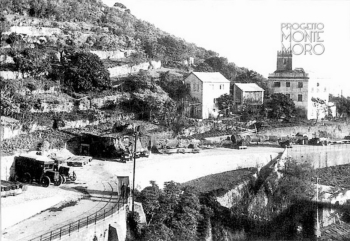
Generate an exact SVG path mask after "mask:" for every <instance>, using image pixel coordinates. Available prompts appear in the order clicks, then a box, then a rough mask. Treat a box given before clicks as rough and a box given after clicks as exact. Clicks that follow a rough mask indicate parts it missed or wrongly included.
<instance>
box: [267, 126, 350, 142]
mask: <svg viewBox="0 0 350 241" xmlns="http://www.w3.org/2000/svg"><path fill="white" fill-rule="evenodd" d="M297 133H302V134H307V135H308V137H309V138H311V137H312V136H313V135H314V134H315V133H316V136H317V137H318V136H320V137H328V138H340V139H342V138H344V137H345V136H347V135H350V125H349V124H348V123H339V124H336V125H324V126H323V125H315V126H293V127H283V128H274V129H271V130H266V131H262V132H260V134H263V135H269V136H291V135H295V134H297Z"/></svg>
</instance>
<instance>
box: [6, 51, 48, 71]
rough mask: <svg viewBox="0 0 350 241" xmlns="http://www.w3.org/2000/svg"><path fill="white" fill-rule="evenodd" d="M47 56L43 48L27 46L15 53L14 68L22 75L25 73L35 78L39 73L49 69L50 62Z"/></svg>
mask: <svg viewBox="0 0 350 241" xmlns="http://www.w3.org/2000/svg"><path fill="white" fill-rule="evenodd" d="M47 57H48V55H47V54H46V52H45V50H41V49H38V48H34V49H31V48H27V49H24V50H22V51H20V52H18V53H17V54H15V56H14V58H13V60H14V62H15V66H16V69H17V70H18V71H20V72H21V73H22V74H23V75H24V74H25V73H27V74H29V75H30V76H32V77H34V78H37V77H38V76H39V75H41V74H44V73H48V72H50V71H51V64H50V62H49V61H48V59H47Z"/></svg>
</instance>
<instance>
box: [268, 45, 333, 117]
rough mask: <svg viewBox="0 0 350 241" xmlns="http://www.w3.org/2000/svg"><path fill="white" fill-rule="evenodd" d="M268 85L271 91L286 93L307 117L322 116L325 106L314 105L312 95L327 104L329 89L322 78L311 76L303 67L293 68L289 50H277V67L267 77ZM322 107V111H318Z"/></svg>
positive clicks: (323, 115) (324, 112) (324, 114)
mask: <svg viewBox="0 0 350 241" xmlns="http://www.w3.org/2000/svg"><path fill="white" fill-rule="evenodd" d="M268 80H269V81H268V86H269V88H270V90H271V92H272V93H282V94H285V95H287V96H288V97H289V98H290V99H292V100H293V101H294V103H295V106H296V107H297V108H298V107H299V108H301V109H303V110H305V114H306V116H307V118H308V119H317V118H324V117H325V116H326V115H327V112H326V111H324V110H325V109H327V108H323V107H320V106H318V107H316V106H315V105H314V103H313V102H312V101H311V99H312V97H314V98H321V99H322V100H325V101H326V103H327V104H328V96H329V91H328V87H327V86H326V83H327V81H325V79H324V78H316V76H315V75H313V77H311V79H310V76H309V74H308V73H306V72H305V71H304V69H303V68H295V69H293V55H292V52H291V51H278V52H277V69H276V71H275V72H273V73H272V74H269V77H268ZM320 108H322V111H320Z"/></svg>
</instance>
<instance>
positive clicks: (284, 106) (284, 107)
mask: <svg viewBox="0 0 350 241" xmlns="http://www.w3.org/2000/svg"><path fill="white" fill-rule="evenodd" d="M264 107H265V108H266V107H267V108H269V109H270V112H269V116H270V117H271V118H276V119H278V118H281V117H287V118H290V117H291V116H292V114H293V113H294V112H295V104H294V102H293V101H292V100H291V99H290V98H289V97H287V96H286V95H284V94H281V93H275V94H272V95H271V98H270V99H269V100H268V101H267V102H266V103H265V106H264Z"/></svg>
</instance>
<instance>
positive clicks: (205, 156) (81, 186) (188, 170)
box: [2, 147, 283, 241]
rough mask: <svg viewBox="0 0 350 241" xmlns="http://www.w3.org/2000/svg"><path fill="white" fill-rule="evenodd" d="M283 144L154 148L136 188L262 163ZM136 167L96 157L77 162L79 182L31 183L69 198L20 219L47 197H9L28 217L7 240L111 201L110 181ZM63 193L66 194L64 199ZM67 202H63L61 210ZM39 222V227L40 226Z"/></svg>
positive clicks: (141, 162) (139, 164) (140, 165)
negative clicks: (185, 151) (186, 150)
mask: <svg viewBox="0 0 350 241" xmlns="http://www.w3.org/2000/svg"><path fill="white" fill-rule="evenodd" d="M282 150H283V149H281V148H272V147H250V148H248V149H246V150H234V149H224V148H219V149H211V150H204V151H202V152H201V153H198V154H192V153H191V154H172V155H166V154H165V155H160V154H153V155H151V156H150V157H149V158H139V159H136V160H137V161H136V176H135V177H136V181H135V184H136V188H137V189H139V190H141V189H142V188H144V187H146V186H148V185H149V182H150V181H151V180H154V181H156V183H157V184H158V185H159V186H163V183H164V182H165V181H171V180H173V181H176V182H180V183H182V182H186V181H189V180H192V179H195V178H198V177H201V176H206V175H210V174H215V173H221V172H225V171H229V170H234V169H238V168H244V167H257V166H262V165H265V164H266V163H268V162H269V161H270V160H271V158H275V157H276V156H277V155H278V153H280V152H282ZM132 169H133V162H127V163H120V162H114V161H104V160H93V161H92V162H91V163H90V164H88V165H86V166H84V167H82V168H76V170H75V172H76V173H77V176H78V179H77V181H76V183H75V184H64V185H61V186H60V187H54V186H50V187H49V188H46V189H45V188H41V187H29V188H28V191H27V193H25V194H22V195H27V196H30V195H33V196H36V193H35V192H34V191H35V189H40V191H41V192H51V193H52V192H55V191H57V193H58V196H57V195H56V198H57V200H58V202H60V201H62V200H64V201H63V202H61V203H59V204H57V205H56V206H55V207H56V209H52V208H50V209H48V210H46V211H43V212H41V213H38V214H36V215H34V216H32V217H31V218H28V219H25V218H27V216H23V218H22V219H21V215H22V213H23V212H22V211H21V209H25V210H28V209H32V208H33V209H34V208H36V212H38V211H39V210H37V209H38V205H40V201H38V200H40V199H41V200H42V201H43V202H44V198H40V197H32V199H35V203H30V202H29V203H27V204H26V205H23V202H24V201H21V199H22V200H26V199H25V198H23V197H21V196H20V195H19V196H14V197H8V198H7V200H6V205H5V206H3V203H2V208H4V209H5V210H6V209H7V210H10V209H11V210H16V215H17V219H16V220H23V219H25V220H23V221H21V222H19V223H17V224H16V225H13V226H11V227H7V228H6V229H5V230H3V240H11V241H13V240H26V239H28V238H32V237H34V236H36V235H37V234H38V235H40V234H41V233H44V232H47V231H51V230H53V229H56V228H59V227H60V226H63V225H66V224H67V223H69V222H72V221H74V220H77V219H79V218H81V217H83V216H84V215H85V216H86V215H88V214H90V213H92V212H94V211H95V210H98V209H99V208H101V207H102V206H103V205H105V204H106V202H105V199H106V197H109V196H110V195H111V194H112V195H113V193H112V192H111V188H109V187H110V185H109V184H113V186H114V187H116V182H117V176H129V177H130V183H131V182H132ZM107 187H108V188H107ZM115 189H116V188H114V190H115ZM77 190H83V191H84V192H87V193H90V195H91V196H90V197H86V195H85V197H84V198H83V199H79V200H78V198H77V197H79V198H81V195H80V196H79V195H78V196H76V195H75V194H76V192H77ZM114 190H113V191H114ZM72 194H74V195H75V199H74V202H72V200H71V197H72ZM43 197H46V196H45V195H44V196H43ZM59 198H62V200H60V199H59ZM99 198H100V199H99ZM11 199H12V200H11ZM75 202H76V203H75ZM67 203H68V205H67ZM62 206H63V207H64V208H62V209H61V210H60V207H62ZM39 207H40V206H39ZM45 208H47V207H45ZM45 208H44V209H45ZM40 211H42V210H40ZM10 216H11V215H10ZM10 216H8V217H10ZM3 219H6V217H4V216H3ZM5 221H6V220H5ZM43 224H45V225H43ZM37 227H40V229H38V228H37Z"/></svg>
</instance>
